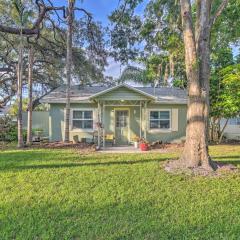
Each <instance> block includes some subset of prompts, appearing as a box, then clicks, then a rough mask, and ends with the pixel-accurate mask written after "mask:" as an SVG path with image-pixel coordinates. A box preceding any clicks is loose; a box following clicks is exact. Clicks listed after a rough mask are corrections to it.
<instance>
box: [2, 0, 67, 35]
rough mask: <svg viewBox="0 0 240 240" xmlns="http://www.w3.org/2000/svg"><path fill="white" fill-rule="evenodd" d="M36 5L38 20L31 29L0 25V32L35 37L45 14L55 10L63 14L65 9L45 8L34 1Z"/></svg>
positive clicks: (37, 1)
mask: <svg viewBox="0 0 240 240" xmlns="http://www.w3.org/2000/svg"><path fill="white" fill-rule="evenodd" d="M35 3H36V4H37V5H38V11H39V13H38V18H37V19H36V21H35V23H34V24H33V26H32V27H31V28H23V29H21V28H15V27H8V26H4V25H2V24H0V31H1V32H6V33H10V34H16V35H20V34H21V32H22V34H23V35H35V34H39V29H40V25H41V23H42V21H43V19H44V18H45V15H46V13H47V12H49V11H57V10H62V11H63V12H65V7H64V6H63V7H53V6H45V5H44V4H42V3H40V2H39V0H36V2H35Z"/></svg>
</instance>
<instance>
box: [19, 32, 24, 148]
mask: <svg viewBox="0 0 240 240" xmlns="http://www.w3.org/2000/svg"><path fill="white" fill-rule="evenodd" d="M22 71H23V43H22V34H21V36H20V44H19V56H18V65H17V83H18V84H17V103H18V114H17V127H18V147H19V148H22V147H23V145H24V144H23V125H22Z"/></svg>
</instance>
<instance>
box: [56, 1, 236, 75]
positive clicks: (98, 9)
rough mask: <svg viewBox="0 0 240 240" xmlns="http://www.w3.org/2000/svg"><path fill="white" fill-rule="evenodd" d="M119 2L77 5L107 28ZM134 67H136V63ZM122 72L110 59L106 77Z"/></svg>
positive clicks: (81, 3) (62, 2) (117, 64)
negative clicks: (109, 17) (110, 16)
mask: <svg viewBox="0 0 240 240" xmlns="http://www.w3.org/2000/svg"><path fill="white" fill-rule="evenodd" d="M119 1H120V0H77V1H76V5H77V6H78V7H81V8H84V9H86V10H87V11H88V12H90V13H92V15H93V18H94V19H95V20H96V21H99V22H101V23H102V25H103V26H105V27H106V26H108V24H110V22H109V20H108V16H109V15H110V14H111V12H112V11H113V10H115V9H116V8H117V7H118V4H119ZM53 2H54V5H59V6H62V5H66V4H67V0H53ZM147 2H148V1H147V0H144V1H143V3H142V4H140V5H139V6H138V7H137V8H136V13H137V14H139V15H143V10H144V8H145V6H146V4H147ZM78 14H79V13H78ZM232 48H233V53H234V55H236V54H238V53H239V50H238V49H237V48H235V47H234V46H233V47H232ZM133 65H136V63H135V64H133ZM121 70H122V67H121V66H120V64H119V63H117V62H115V61H114V60H113V59H112V58H108V66H107V67H106V70H105V75H106V76H112V77H114V78H117V77H118V76H119V75H120V73H121Z"/></svg>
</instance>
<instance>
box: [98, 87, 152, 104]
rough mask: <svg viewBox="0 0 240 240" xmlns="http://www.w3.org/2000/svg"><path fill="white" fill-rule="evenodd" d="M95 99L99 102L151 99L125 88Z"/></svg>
mask: <svg viewBox="0 0 240 240" xmlns="http://www.w3.org/2000/svg"><path fill="white" fill-rule="evenodd" d="M96 99H100V100H105V101H108V100H147V99H151V98H150V97H148V96H145V95H143V94H141V93H138V92H135V91H133V90H131V89H128V88H126V87H119V88H117V89H115V90H112V91H111V92H107V93H105V94H103V95H100V96H98V97H96Z"/></svg>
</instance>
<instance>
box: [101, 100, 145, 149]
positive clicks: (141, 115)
mask: <svg viewBox="0 0 240 240" xmlns="http://www.w3.org/2000/svg"><path fill="white" fill-rule="evenodd" d="M97 103H98V108H97V119H98V122H97V136H98V138H97V144H98V147H99V148H102V147H103V148H106V147H110V146H111V147H116V146H122V147H123V146H129V145H133V144H134V142H135V141H136V140H137V139H139V138H144V139H147V128H148V127H147V114H148V113H147V104H148V103H149V100H124V99H122V100H98V101H97Z"/></svg>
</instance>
